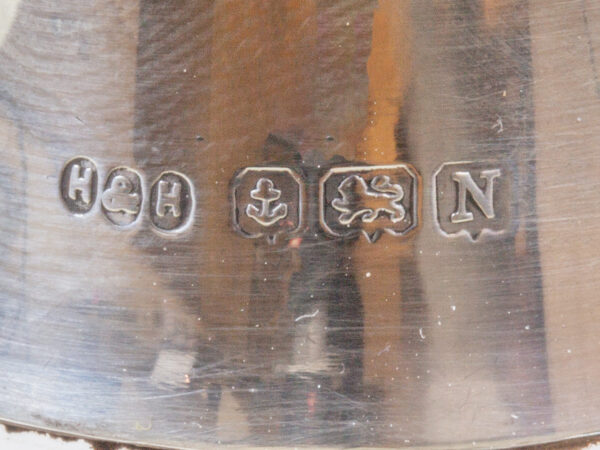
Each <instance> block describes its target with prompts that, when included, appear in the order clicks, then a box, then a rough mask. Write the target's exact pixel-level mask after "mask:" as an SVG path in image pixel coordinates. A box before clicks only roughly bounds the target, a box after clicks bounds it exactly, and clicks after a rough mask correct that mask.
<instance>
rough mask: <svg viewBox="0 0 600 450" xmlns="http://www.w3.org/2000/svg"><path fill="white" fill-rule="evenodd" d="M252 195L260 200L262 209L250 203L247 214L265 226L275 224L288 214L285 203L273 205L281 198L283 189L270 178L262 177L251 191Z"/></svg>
mask: <svg viewBox="0 0 600 450" xmlns="http://www.w3.org/2000/svg"><path fill="white" fill-rule="evenodd" d="M250 197H252V198H253V199H254V200H258V201H260V209H259V208H257V207H256V206H254V205H252V204H250V205H248V206H246V215H247V216H248V217H250V218H251V219H254V220H255V221H256V222H258V223H259V224H261V225H262V226H265V227H270V226H271V225H275V224H276V223H277V222H278V221H280V220H281V219H284V218H285V217H286V216H287V214H288V207H287V205H286V204H285V203H279V204H278V205H276V206H274V207H272V204H273V202H275V201H277V200H279V198H280V197H281V191H280V190H279V189H276V188H275V185H274V184H273V182H272V181H271V180H269V179H268V178H260V179H259V180H258V181H257V183H256V187H255V188H254V189H253V190H252V191H250Z"/></svg>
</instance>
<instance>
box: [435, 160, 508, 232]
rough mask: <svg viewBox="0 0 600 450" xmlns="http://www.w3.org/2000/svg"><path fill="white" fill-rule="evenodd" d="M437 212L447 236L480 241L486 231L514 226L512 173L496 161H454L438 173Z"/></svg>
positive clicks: (441, 229)
mask: <svg viewBox="0 0 600 450" xmlns="http://www.w3.org/2000/svg"><path fill="white" fill-rule="evenodd" d="M433 185H434V189H433V192H434V196H435V198H434V202H433V203H434V214H435V220H436V223H437V226H438V227H439V230H440V231H441V232H442V234H444V235H446V236H454V235H464V236H466V237H468V238H470V239H471V240H473V241H474V240H477V239H478V238H479V237H480V236H481V235H482V234H492V235H493V234H502V233H504V232H505V231H507V230H508V228H509V226H510V216H511V214H510V209H511V200H510V176H509V171H508V168H507V167H506V166H505V164H503V163H500V162H494V161H479V162H451V163H445V164H443V165H442V166H441V167H440V168H439V169H438V170H437V172H436V173H435V175H434V178H433Z"/></svg>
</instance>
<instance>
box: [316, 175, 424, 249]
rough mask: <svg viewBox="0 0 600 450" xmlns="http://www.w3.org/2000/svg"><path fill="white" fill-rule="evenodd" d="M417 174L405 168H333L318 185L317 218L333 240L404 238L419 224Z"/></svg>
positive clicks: (374, 240)
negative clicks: (383, 236)
mask: <svg viewBox="0 0 600 450" xmlns="http://www.w3.org/2000/svg"><path fill="white" fill-rule="evenodd" d="M418 184H419V176H418V175H417V172H416V171H415V170H414V169H413V168H412V167H410V166H409V165H407V164H392V165H381V166H348V167H334V168H332V169H330V170H329V171H328V172H327V173H326V174H325V175H324V176H323V177H322V178H321V181H320V184H319V217H320V222H321V226H322V227H323V229H324V230H325V231H326V232H327V233H328V234H330V235H331V236H335V237H352V236H356V235H358V234H362V235H364V236H365V238H366V239H367V240H368V241H369V242H371V243H374V242H376V241H377V240H378V239H379V238H380V237H381V235H382V234H383V233H388V234H390V235H392V236H404V235H405V234H407V233H408V232H409V231H410V230H412V229H414V228H415V227H416V226H417V224H418V211H419V206H418V200H419V199H418V189H419V187H418Z"/></svg>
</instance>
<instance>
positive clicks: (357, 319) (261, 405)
mask: <svg viewBox="0 0 600 450" xmlns="http://www.w3.org/2000/svg"><path fill="white" fill-rule="evenodd" d="M265 151H268V152H269V154H268V156H267V158H269V159H273V158H275V159H276V158H277V155H280V156H283V157H284V158H285V160H283V161H281V162H279V163H278V164H279V165H285V166H290V164H293V165H295V169H297V170H299V171H300V172H302V173H303V175H304V177H305V182H306V186H307V191H308V195H309V196H310V195H314V194H315V193H316V192H317V189H318V181H319V178H320V176H322V174H323V173H325V171H326V170H327V168H328V167H329V166H330V165H331V164H332V162H331V161H330V162H326V161H323V159H322V156H321V154H320V153H319V152H318V151H311V152H306V153H305V154H304V155H303V156H304V157H302V155H301V154H299V153H298V152H297V151H296V150H295V146H294V145H293V144H291V143H289V142H288V141H287V140H285V139H284V138H281V137H278V136H275V135H271V136H270V137H269V139H268V140H267V143H266V145H265ZM333 161H335V162H337V163H343V162H344V160H343V158H340V157H334V158H333ZM308 208H309V211H308V214H307V215H306V222H305V230H304V231H303V232H302V233H301V234H300V235H297V236H292V237H288V238H287V239H286V240H285V241H284V242H281V243H280V244H279V245H276V246H272V245H268V244H267V242H266V241H264V240H261V241H260V242H258V243H257V244H256V261H255V264H254V271H253V276H252V285H251V286H252V287H251V291H250V303H249V323H248V330H249V332H248V358H250V359H251V360H252V361H255V362H256V363H257V365H258V366H259V367H258V368H257V369H255V372H256V373H261V372H262V373H263V375H262V376H255V377H251V378H247V379H245V380H244V391H243V392H242V393H239V394H238V398H239V399H240V400H241V401H242V404H243V405H244V407H245V409H246V411H247V414H248V420H249V425H250V426H251V429H252V431H251V434H252V436H251V439H252V440H253V441H255V442H264V441H265V439H267V441H270V442H273V443H280V444H281V443H285V444H286V445H294V444H313V445H316V444H321V445H327V444H338V445H339V444H343V443H346V444H352V445H366V444H367V443H369V442H371V443H373V441H372V435H373V430H374V428H373V425H372V424H371V420H372V419H373V418H374V417H375V414H376V405H377V400H378V396H377V395H376V390H375V389H373V388H369V387H367V386H365V383H364V378H363V365H364V362H363V361H364V313H363V305H362V301H361V296H360V291H359V286H358V283H357V281H356V275H355V269H354V263H353V261H352V249H353V246H354V244H355V242H356V239H351V240H331V239H330V238H328V237H326V236H325V234H324V233H323V231H322V230H321V229H320V227H319V224H318V210H317V208H315V205H313V204H309V206H308ZM269 327H270V328H269ZM269 355H274V356H272V357H270V356H269Z"/></svg>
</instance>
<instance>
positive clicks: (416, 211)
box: [319, 163, 421, 244]
mask: <svg viewBox="0 0 600 450" xmlns="http://www.w3.org/2000/svg"><path fill="white" fill-rule="evenodd" d="M397 169H404V170H405V171H406V172H407V173H408V175H409V176H410V177H411V178H412V179H413V180H414V189H412V198H411V214H410V217H411V218H412V219H413V221H412V223H411V225H410V226H409V227H408V228H407V229H406V230H404V231H395V230H393V229H390V228H388V227H383V228H382V229H380V230H378V231H376V232H375V234H374V235H373V239H371V237H370V236H369V234H368V233H367V232H366V231H365V230H363V229H361V230H357V231H360V232H357V233H354V232H352V234H362V235H363V236H365V238H366V239H367V241H369V242H370V243H371V244H373V243H375V242H376V241H377V240H378V239H379V238H380V237H381V234H382V231H383V232H386V233H388V234H391V235H392V236H394V237H400V236H406V235H408V234H409V233H411V232H412V231H414V230H415V229H416V228H418V226H419V217H420V215H421V205H420V204H419V199H420V195H419V193H420V191H421V176H420V175H419V172H418V171H417V170H416V169H415V168H414V167H413V166H412V165H410V164H408V163H398V164H377V165H364V166H343V167H332V168H331V169H329V170H328V171H327V172H326V173H325V175H323V176H322V177H321V179H320V180H319V223H320V224H321V227H322V228H323V229H324V230H325V231H326V232H327V233H328V234H330V235H332V236H335V237H350V235H349V234H339V233H336V232H335V231H333V230H332V229H331V228H330V227H329V225H327V222H326V221H325V183H326V182H327V180H328V179H329V178H330V177H331V176H332V175H333V174H340V173H348V172H371V171H373V170H397ZM407 197H408V196H405V197H404V198H407Z"/></svg>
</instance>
